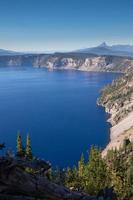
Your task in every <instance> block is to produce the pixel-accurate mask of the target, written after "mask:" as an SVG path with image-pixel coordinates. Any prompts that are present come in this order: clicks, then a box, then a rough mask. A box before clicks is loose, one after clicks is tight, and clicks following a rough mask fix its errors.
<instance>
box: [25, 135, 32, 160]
mask: <svg viewBox="0 0 133 200" xmlns="http://www.w3.org/2000/svg"><path fill="white" fill-rule="evenodd" d="M26 157H27V158H28V159H32V158H33V155H32V148H31V140H30V134H29V133H28V134H27V138H26Z"/></svg>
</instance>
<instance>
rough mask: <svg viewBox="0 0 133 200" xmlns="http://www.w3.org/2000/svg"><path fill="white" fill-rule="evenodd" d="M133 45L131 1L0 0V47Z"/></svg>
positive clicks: (61, 48) (46, 48)
mask: <svg viewBox="0 0 133 200" xmlns="http://www.w3.org/2000/svg"><path fill="white" fill-rule="evenodd" d="M103 41H106V42H107V43H108V44H110V45H111V44H117V43H119V44H133V0H0V48H3V49H10V50H17V51H69V50H75V49H80V48H86V47H91V46H96V45H98V44H100V43H102V42H103Z"/></svg>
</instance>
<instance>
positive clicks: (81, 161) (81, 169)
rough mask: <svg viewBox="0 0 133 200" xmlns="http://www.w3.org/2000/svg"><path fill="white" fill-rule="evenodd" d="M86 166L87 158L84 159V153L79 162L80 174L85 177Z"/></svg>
mask: <svg viewBox="0 0 133 200" xmlns="http://www.w3.org/2000/svg"><path fill="white" fill-rule="evenodd" d="M84 168H85V159H84V154H83V153H82V155H81V158H80V161H79V162H78V174H79V177H83V174H84Z"/></svg>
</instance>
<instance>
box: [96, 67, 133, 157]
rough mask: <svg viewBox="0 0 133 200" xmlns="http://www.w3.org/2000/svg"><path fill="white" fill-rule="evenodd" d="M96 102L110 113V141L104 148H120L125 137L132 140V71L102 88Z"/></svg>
mask: <svg viewBox="0 0 133 200" xmlns="http://www.w3.org/2000/svg"><path fill="white" fill-rule="evenodd" d="M98 103H99V104H100V105H102V106H104V107H105V110H106V112H108V113H110V118H109V120H108V121H109V122H110V123H111V124H112V128H111V131H110V132H111V133H110V143H109V144H108V146H107V148H106V149H105V150H104V152H103V154H106V153H107V150H108V149H111V148H120V146H121V145H122V143H123V140H124V139H125V138H129V139H130V140H133V71H130V70H129V71H128V73H126V74H125V75H123V76H121V77H120V78H119V79H117V80H115V81H113V83H112V84H111V85H108V86H107V87H105V88H104V89H103V90H102V95H101V97H100V98H99V100H98Z"/></svg>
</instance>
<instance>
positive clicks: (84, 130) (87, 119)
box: [0, 68, 118, 167]
mask: <svg viewBox="0 0 133 200" xmlns="http://www.w3.org/2000/svg"><path fill="white" fill-rule="evenodd" d="M117 76H118V74H115V73H93V72H77V71H51V72H49V71H46V70H44V69H34V68H21V69H19V68H1V69H0V142H5V143H6V146H7V148H8V149H13V150H14V151H15V147H16V136H17V131H18V130H20V131H21V134H22V137H23V143H24V144H25V138H26V133H27V132H28V131H29V132H30V135H31V141H32V149H33V152H34V154H35V155H37V156H39V157H43V158H44V159H46V160H49V161H50V162H51V163H52V164H53V165H54V166H56V165H58V166H61V167H64V166H68V165H73V164H76V163H77V161H78V160H79V158H80V155H81V153H82V152H84V153H87V151H88V149H89V148H90V145H92V144H94V145H99V146H101V147H105V145H106V144H107V142H108V140H109V124H108V123H107V122H106V119H107V114H106V113H105V112H104V109H103V108H102V107H99V106H97V105H96V99H97V97H98V96H99V91H100V89H101V88H102V87H103V86H104V85H106V84H108V83H111V81H112V80H113V79H115V78H116V77H117Z"/></svg>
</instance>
